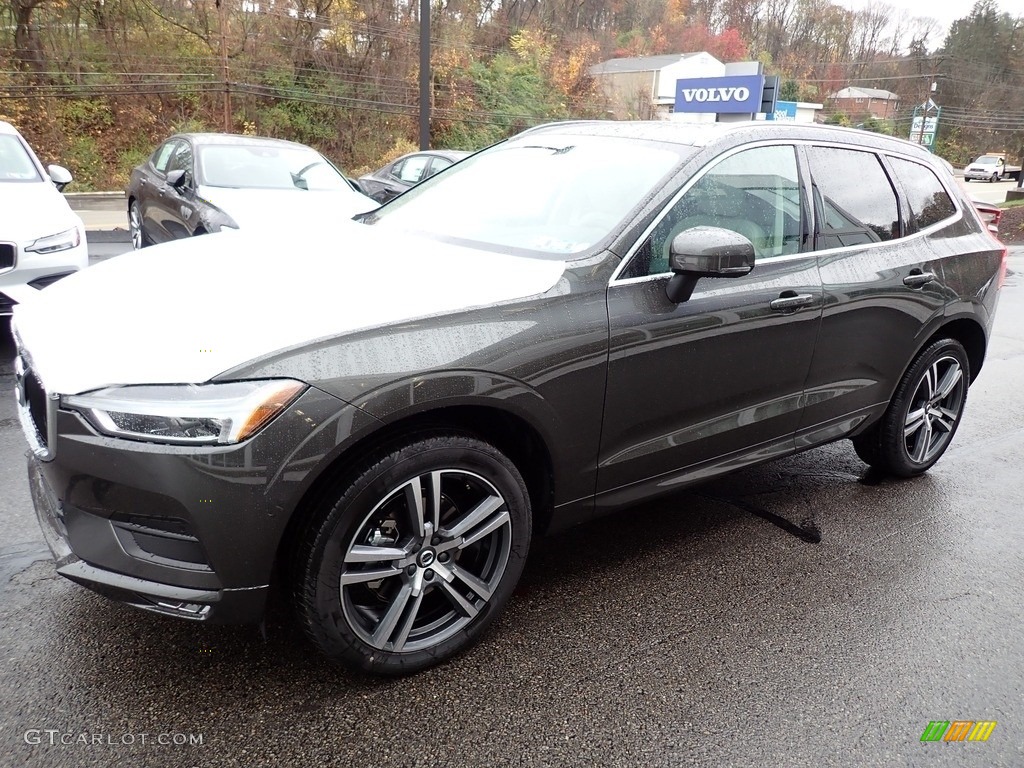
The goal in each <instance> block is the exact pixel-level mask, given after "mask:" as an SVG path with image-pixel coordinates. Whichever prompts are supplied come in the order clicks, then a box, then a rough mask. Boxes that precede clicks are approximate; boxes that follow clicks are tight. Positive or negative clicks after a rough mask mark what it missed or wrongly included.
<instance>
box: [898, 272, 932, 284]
mask: <svg viewBox="0 0 1024 768" xmlns="http://www.w3.org/2000/svg"><path fill="white" fill-rule="evenodd" d="M934 279H935V274H934V273H933V272H919V271H918V270H914V271H913V272H911V273H910V274H909V275H907V276H906V277H904V278H903V284H904V285H905V286H907V287H908V288H920V287H921V286H923V285H927V284H928V283H930V282H932V280H934Z"/></svg>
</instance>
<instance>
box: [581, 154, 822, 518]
mask: <svg viewBox="0 0 1024 768" xmlns="http://www.w3.org/2000/svg"><path fill="white" fill-rule="evenodd" d="M801 189H802V185H801V181H800V174H799V172H798V163H797V156H796V150H795V148H794V147H793V146H790V145H771V146H760V147H754V148H749V149H745V150H742V151H739V152H736V153H733V154H730V155H729V156H727V157H725V158H724V159H721V160H719V161H717V162H716V163H715V164H714V165H712V166H711V167H710V168H707V169H705V172H704V173H703V175H701V176H700V177H699V178H698V180H697V181H696V182H694V183H693V184H692V186H690V187H689V189H687V190H686V191H685V192H684V193H683V194H682V195H681V196H679V197H677V198H676V200H675V201H674V202H673V203H672V204H671V205H670V206H669V207H668V208H667V209H666V211H665V213H664V215H663V216H662V218H661V219H660V220H659V221H658V222H657V223H656V224H655V225H654V227H653V228H652V229H651V230H650V231H649V233H648V234H647V235H646V236H645V238H644V239H643V240H642V242H641V244H640V246H639V247H638V248H637V249H635V251H634V253H633V254H632V255H631V256H630V257H629V259H628V261H627V263H626V264H625V267H624V269H623V270H622V272H620V274H619V275H618V277H617V278H616V279H615V280H613V282H612V284H611V285H610V286H609V289H608V314H609V322H610V359H609V370H608V388H607V394H606V399H605V416H604V428H603V432H602V439H601V450H600V457H599V467H598V493H599V497H598V504H599V505H601V506H604V505H605V504H607V505H615V504H619V503H623V502H628V501H630V500H631V499H632V498H641V497H643V496H645V495H647V494H648V493H651V492H657V491H658V490H659V489H661V490H668V489H670V488H672V486H673V485H674V484H675V483H676V482H678V481H679V480H680V479H681V478H683V477H685V476H692V473H693V472H698V471H699V465H701V464H704V463H708V462H712V463H716V464H720V463H722V462H728V460H729V458H730V457H733V458H735V459H736V460H738V461H742V460H743V459H744V458H749V457H750V456H751V455H757V456H762V455H763V457H764V458H767V457H769V456H771V455H775V454H776V453H779V452H784V451H786V450H788V449H789V447H790V446H791V445H792V435H793V433H794V431H795V430H796V428H797V426H798V424H799V422H800V416H801V409H802V407H803V391H804V382H805V379H806V377H807V372H808V369H809V367H810V362H811V358H812V355H813V352H814V345H815V342H816V339H817V336H818V328H819V324H820V321H821V313H822V287H821V281H820V279H819V276H818V267H817V264H816V262H815V258H814V256H813V254H811V253H808V252H805V246H804V244H805V242H808V236H809V228H808V224H807V220H808V216H807V211H806V205H805V195H804V194H802V192H801ZM699 225H708V226H718V227H723V228H726V229H731V230H734V231H736V232H739V233H740V234H742V235H744V236H745V237H747V238H748V239H749V240H751V242H752V243H753V244H754V250H755V265H754V269H753V271H752V272H751V273H750V274H749V275H746V276H744V277H739V278H728V279H726V278H702V279H701V280H700V282H698V284H697V287H696V289H695V290H694V293H693V296H692V297H691V298H690V299H689V300H688V301H685V302H682V303H680V304H674V303H672V302H671V301H669V299H668V298H667V296H666V292H665V287H666V284H667V283H668V281H669V279H670V278H671V274H670V273H669V271H668V253H669V246H670V243H671V241H672V238H673V237H674V236H675V235H676V234H678V233H679V232H680V231H682V230H684V229H688V228H690V227H693V226H699Z"/></svg>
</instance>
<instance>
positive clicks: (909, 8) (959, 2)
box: [835, 0, 1021, 50]
mask: <svg viewBox="0 0 1024 768" xmlns="http://www.w3.org/2000/svg"><path fill="white" fill-rule="evenodd" d="M835 2H837V3H838V4H839V5H842V6H844V7H846V8H851V9H853V10H860V9H862V8H867V7H868V6H869V5H872V4H876V5H889V6H892V8H893V9H894V13H893V17H894V18H899V17H900V15H901V13H902V12H903V11H906V12H907V13H908V14H909V15H910V16H921V17H927V18H931V19H935V21H937V22H938V24H939V27H940V31H939V34H938V35H937V39H936V40H935V41H933V42H932V44H931V45H930V46H929V48H931V49H932V50H934V49H935V48H938V47H939V46H940V45H942V43H943V41H944V40H945V39H946V33H947V32H949V27H950V25H951V24H952V23H953V22H954V21H956V20H957V19H962V18H963V17H964V16H967V15H968V14H969V13H970V12H971V8H972V7H973V6H974V0H835ZM996 6H997V7H998V8H999V10H1000V12H1004V13H1009V14H1011V15H1018V14H1021V9H1020V8H1019V7H1018V8H1017V10H1016V12H1015V11H1014V10H1012V9H1011V6H1018V3H1017V2H1013V1H1012V0H997V2H996Z"/></svg>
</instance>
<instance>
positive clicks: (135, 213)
mask: <svg viewBox="0 0 1024 768" xmlns="http://www.w3.org/2000/svg"><path fill="white" fill-rule="evenodd" d="M128 232H129V234H130V235H131V238H132V248H134V249H135V250H139V249H140V248H142V246H143V245H144V242H143V237H142V216H141V215H140V213H139V205H138V203H135V202H133V203H132V204H131V205H130V206H129V207H128Z"/></svg>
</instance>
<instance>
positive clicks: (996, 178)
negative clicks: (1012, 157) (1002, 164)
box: [989, 173, 999, 184]
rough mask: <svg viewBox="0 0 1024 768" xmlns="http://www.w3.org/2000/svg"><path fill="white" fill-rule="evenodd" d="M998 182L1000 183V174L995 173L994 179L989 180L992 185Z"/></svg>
mask: <svg viewBox="0 0 1024 768" xmlns="http://www.w3.org/2000/svg"><path fill="white" fill-rule="evenodd" d="M997 181H999V174H998V173H993V174H992V178H991V179H989V182H990V183H992V184H995V183H996V182H997Z"/></svg>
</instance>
